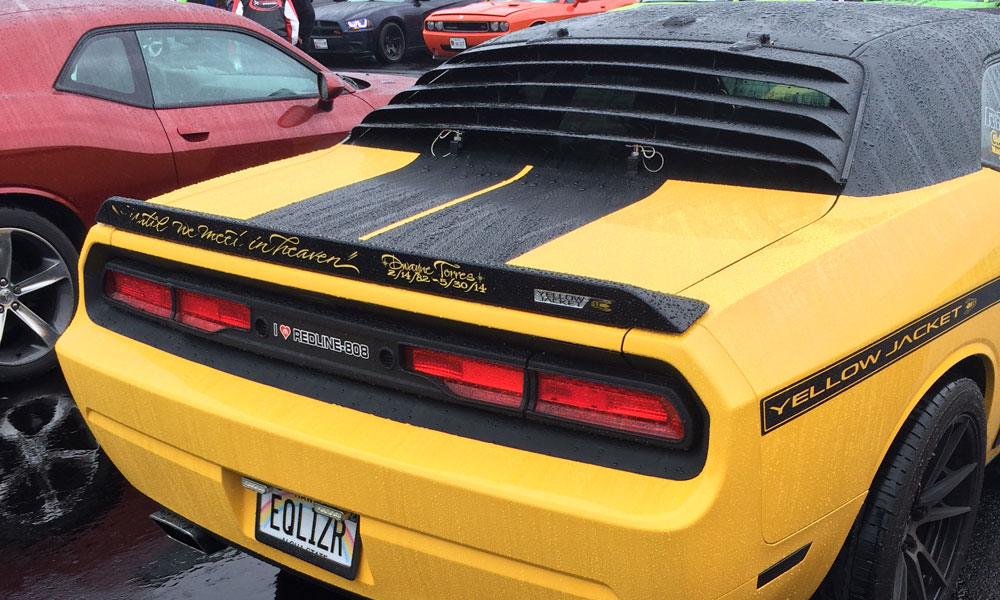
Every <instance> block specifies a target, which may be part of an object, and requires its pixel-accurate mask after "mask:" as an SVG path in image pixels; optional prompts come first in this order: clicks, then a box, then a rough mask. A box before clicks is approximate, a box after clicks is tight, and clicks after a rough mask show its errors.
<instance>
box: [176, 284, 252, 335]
mask: <svg viewBox="0 0 1000 600" xmlns="http://www.w3.org/2000/svg"><path fill="white" fill-rule="evenodd" d="M174 318H175V319H176V320H177V321H178V322H180V323H184V324H185V325H190V326H191V327H195V328H197V329H201V330H202V331H207V332H209V333H212V332H215V331H219V330H221V329H226V328H227V327H235V328H237V329H243V330H249V329H250V307H249V306H247V305H245V304H240V303H238V302H233V301H231V300H223V299H222V298H216V297H215V296H206V295H205V294H199V293H197V292H192V291H189V290H181V289H178V290H177V316H176V317H174Z"/></svg>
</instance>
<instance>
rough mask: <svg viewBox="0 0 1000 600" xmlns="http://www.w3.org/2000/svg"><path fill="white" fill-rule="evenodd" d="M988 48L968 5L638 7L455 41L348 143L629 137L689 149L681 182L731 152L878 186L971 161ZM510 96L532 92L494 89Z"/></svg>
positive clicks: (789, 180) (992, 27)
mask: <svg viewBox="0 0 1000 600" xmlns="http://www.w3.org/2000/svg"><path fill="white" fill-rule="evenodd" d="M998 55H1000V17H996V16H993V15H984V14H981V13H972V12H969V13H965V12H956V11H951V10H947V9H935V8H923V7H916V6H891V5H880V4H873V3H847V2H843V3H841V2H829V3H814V2H781V3H775V2H733V3H730V2H711V3H692V4H690V5H676V4H675V5H657V6H648V7H643V8H640V9H636V10H632V11H623V12H616V13H606V14H603V15H597V16H593V17H580V18H576V19H571V20H569V21H562V22H559V23H552V24H549V25H547V26H543V27H537V28H531V29H527V30H522V31H518V32H515V33H512V34H508V35H505V36H502V37H500V38H497V39H496V40H494V41H491V42H487V43H485V44H481V45H479V46H477V47H475V48H472V49H470V50H467V51H466V52H463V53H462V54H459V55H458V56H457V57H455V58H454V59H452V60H451V61H449V62H448V63H445V64H444V65H442V66H440V67H438V68H437V69H434V70H432V71H430V72H429V73H427V74H425V75H424V76H423V77H421V78H420V80H418V82H417V86H416V87H415V88H413V91H412V93H410V94H405V93H404V95H401V96H399V97H397V98H396V99H395V100H394V101H393V102H392V103H391V104H390V106H388V107H385V108H383V109H379V110H377V111H374V112H373V113H371V114H369V115H368V116H367V117H366V118H365V120H364V122H362V124H361V125H360V126H359V128H358V129H356V135H352V138H353V139H355V140H357V141H359V142H360V141H361V140H362V138H363V137H364V136H368V135H369V130H368V128H369V127H370V132H371V135H370V136H369V139H370V140H371V142H377V141H378V140H379V139H382V138H384V137H387V136H393V135H395V136H402V137H406V136H411V135H417V134H419V135H427V133H426V132H427V131H428V130H435V129H436V130H437V131H441V130H444V129H449V130H463V131H466V132H467V133H470V134H473V135H475V136H478V137H484V138H485V137H488V136H491V135H504V136H507V137H508V138H510V139H527V138H531V139H533V140H559V142H558V143H557V146H556V147H558V144H561V145H562V146H567V145H571V146H573V147H575V148H577V149H578V151H582V150H583V149H584V148H585V147H587V148H592V149H595V150H596V149H598V148H606V149H607V150H606V152H620V151H621V148H622V147H625V145H628V144H632V145H634V144H640V145H645V146H647V147H655V148H659V149H660V150H662V151H663V152H664V153H670V155H671V160H672V161H673V164H680V163H681V162H682V161H688V162H691V164H692V170H691V171H690V172H688V173H687V174H686V175H685V178H687V177H690V178H709V179H702V180H713V181H715V180H716V179H722V180H723V181H722V182H723V183H733V182H735V180H734V179H733V176H732V175H731V174H730V172H735V171H736V169H735V168H734V167H736V166H737V165H743V166H744V167H745V169H744V170H743V171H742V172H743V173H745V174H746V176H747V177H748V179H747V181H753V182H756V183H752V184H753V185H757V184H758V183H760V184H761V185H762V186H772V187H780V186H788V187H792V189H804V188H802V187H798V186H801V185H803V184H802V183H801V181H808V182H815V184H816V189H823V190H831V189H834V188H832V187H830V186H831V185H832V186H835V188H836V189H838V190H841V191H843V193H846V194H849V195H860V196H875V195H883V194H891V193H896V192H900V191H905V190H912V189H916V188H921V187H926V186H928V185H933V184H935V183H940V182H943V181H947V180H949V179H954V178H956V177H959V176H962V175H966V174H969V173H972V172H974V171H977V170H979V169H981V168H982V159H981V153H980V149H981V147H980V133H981V126H982V108H981V105H982V98H981V97H982V86H983V73H984V68H985V64H986V61H987V60H988V59H989V58H990V57H993V56H998ZM692 81H694V82H695V83H693V84H692V83H691V82H692ZM532 86H534V87H532ZM738 86H742V87H738ZM545 90H551V92H549V91H545ZM610 93H615V94H617V95H616V96H614V99H611V98H608V94H610ZM514 94H521V97H522V98H530V99H531V100H530V101H525V100H523V99H522V100H520V101H516V102H514V104H513V105H511V106H509V107H505V106H504V103H503V102H497V100H496V99H498V98H506V97H514ZM560 94H561V98H559V96H560ZM631 98H636V99H635V100H631ZM602 102H603V104H601V103H602ZM674 103H676V106H675V107H674V108H669V107H670V106H674ZM681 105H683V106H681ZM411 107H412V108H411ZM439 107H440V108H439ZM664 107H667V108H664ZM678 107H680V109H682V112H678V110H679V108H678ZM729 109H738V110H729ZM727 110H728V111H729V112H730V113H732V114H727ZM393 132H395V133H393ZM407 132H410V133H407ZM414 132H416V133H414ZM402 137H400V139H402ZM465 137H466V138H469V137H471V136H469V135H467V136H465ZM371 142H365V143H371ZM602 144H603V145H604V146H599V145H602ZM601 151H605V150H601ZM695 158H698V159H699V160H701V159H704V160H705V161H708V162H709V163H710V164H712V165H719V164H722V163H725V164H726V167H727V168H726V169H720V168H719V167H718V166H715V167H708V168H705V167H701V166H700V164H701V163H698V162H694V161H693V159H695ZM713 161H714V162H713ZM762 166H763V167H765V168H760V167H762ZM698 169H701V171H700V172H699V171H698ZM722 171H725V172H722ZM815 172H821V173H822V174H823V177H822V178H815V179H814V178H813V177H812V173H815ZM758 173H765V174H766V176H765V178H764V180H761V179H760V176H759V175H758ZM712 177H715V178H716V179H711V178H712ZM779 177H780V178H782V181H780V182H779V181H777V178H779ZM824 178H825V179H824ZM809 189H813V188H811V187H810V188H809Z"/></svg>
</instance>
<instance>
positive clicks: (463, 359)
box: [404, 346, 524, 408]
mask: <svg viewBox="0 0 1000 600" xmlns="http://www.w3.org/2000/svg"><path fill="white" fill-rule="evenodd" d="M404 355H405V357H406V360H407V363H408V364H409V366H410V368H411V369H413V370H414V371H415V372H417V373H422V374H424V375H428V376H430V377H433V378H435V379H438V380H440V381H441V383H443V384H444V385H445V387H447V388H448V389H449V390H451V392H452V393H454V394H455V395H458V396H461V397H462V398H468V399H470V400H478V401H480V402H487V403H489V404H496V405H499V406H505V407H508V408H518V407H520V406H521V399H522V397H523V396H524V369H522V368H521V367H512V366H510V365H505V364H502V363H497V362H492V361H488V360H480V359H478V358H469V357H468V356H461V355H458V354H449V353H447V352H437V351H435V350H427V349H426V348H412V347H409V346H406V347H404Z"/></svg>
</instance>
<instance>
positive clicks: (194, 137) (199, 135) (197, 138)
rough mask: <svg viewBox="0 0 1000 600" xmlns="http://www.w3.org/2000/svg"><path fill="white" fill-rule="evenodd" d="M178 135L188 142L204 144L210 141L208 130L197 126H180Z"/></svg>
mask: <svg viewBox="0 0 1000 600" xmlns="http://www.w3.org/2000/svg"><path fill="white" fill-rule="evenodd" d="M177 133H178V134H180V136H181V137H182V138H184V139H186V140H188V141H192V142H203V141H205V140H206V139H208V129H206V128H205V127H201V126H195V125H179V126H178V127H177Z"/></svg>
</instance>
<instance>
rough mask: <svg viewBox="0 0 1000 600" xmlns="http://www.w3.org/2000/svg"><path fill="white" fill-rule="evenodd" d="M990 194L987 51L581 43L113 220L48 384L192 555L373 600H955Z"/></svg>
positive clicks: (822, 24) (717, 9)
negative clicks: (73, 406) (265, 568)
mask: <svg viewBox="0 0 1000 600" xmlns="http://www.w3.org/2000/svg"><path fill="white" fill-rule="evenodd" d="M998 168H1000V18H997V17H994V16H991V15H982V14H976V13H971V12H970V13H960V12H955V11H946V10H938V9H932V8H920V7H909V6H907V7H900V6H885V5H876V4H861V3H858V4H846V3H827V4H822V3H781V4H777V5H776V4H775V3H760V4H757V3H717V4H716V3H713V4H710V5H703V4H699V5H694V6H649V7H647V9H645V10H641V11H639V10H637V11H628V12H623V13H618V14H613V15H604V16H598V17H594V18H585V19H579V20H576V21H573V22H570V23H565V24H554V25H552V26H547V27H540V28H533V29H530V30H526V31H523V32H517V33H514V34H511V35H508V36H504V37H503V38H502V39H501V40H498V42H496V43H491V44H487V45H484V46H482V47H477V48H475V49H472V50H470V51H468V52H465V53H463V54H461V55H460V56H459V57H457V58H456V59H455V60H452V61H450V62H448V63H446V64H444V65H441V66H439V67H438V68H436V69H434V70H433V71H431V72H429V73H427V74H426V75H424V76H423V77H422V78H421V79H420V80H419V81H418V82H417V84H416V85H415V87H413V88H411V89H409V90H407V91H405V92H403V93H401V94H400V95H399V96H397V97H396V98H395V99H394V100H393V101H392V102H391V103H390V104H389V105H388V106H386V107H385V108H383V109H380V110H378V111H375V112H374V113H372V114H371V115H369V116H368V117H367V118H366V120H365V121H364V122H363V123H362V124H361V125H359V126H358V127H357V128H356V129H355V130H354V131H353V133H352V135H351V137H350V141H349V142H348V143H345V144H343V145H341V146H338V147H336V148H333V149H328V150H322V151H319V152H314V153H312V154H308V155H304V156H301V157H297V158H292V159H288V160H284V161H281V162H276V163H272V164H269V165H266V166H263V167H259V168H255V169H250V170H246V171H242V172H239V173H236V174H233V175H229V176H225V177H222V178H219V179H215V180H212V181H209V182H205V183H201V184H198V185H195V186H192V187H188V188H185V189H181V190H178V191H176V192H172V193H170V194H167V195H164V196H161V197H159V198H156V199H154V200H152V201H150V202H139V201H135V200H130V199H126V198H117V197H116V198H111V199H109V200H108V201H107V202H106V203H105V205H104V206H103V209H102V210H101V213H100V217H99V221H100V224H99V225H97V226H96V227H95V228H94V229H93V230H92V231H91V232H90V235H89V237H88V239H87V243H86V247H85V249H84V255H83V259H82V263H81V277H80V280H81V283H82V296H81V299H80V303H79V308H78V312H77V314H76V317H75V320H74V321H73V323H72V325H71V326H70V327H69V329H68V331H67V332H66V334H65V335H64V336H63V337H62V338H61V339H60V340H59V342H58V346H57V351H58V355H59V359H60V362H61V364H62V367H63V370H64V372H65V374H66V378H67V380H68V382H69V385H70V388H71V390H72V392H73V395H74V396H75V398H76V400H77V402H78V403H79V406H80V408H81V411H82V413H83V414H84V416H85V417H86V419H87V422H88V423H89V425H90V427H91V429H92V430H93V432H94V434H95V435H96V436H97V438H98V440H99V441H100V443H101V446H103V448H104V449H105V450H106V451H107V453H108V455H110V457H111V458H112V460H113V461H114V462H115V464H116V465H117V466H118V468H119V469H120V470H121V471H122V473H124V474H125V476H126V477H127V478H128V479H129V481H131V482H132V484H134V485H135V487H137V488H138V489H139V490H141V491H142V492H143V493H145V494H147V495H148V496H150V497H151V498H153V499H154V500H156V501H157V502H158V503H160V504H162V505H163V506H164V507H165V508H166V509H168V510H165V511H163V512H160V513H157V515H156V519H157V520H158V521H159V522H160V523H161V524H162V526H163V527H164V528H165V529H166V530H167V531H168V532H169V533H170V534H171V535H173V536H174V537H176V538H178V539H184V540H186V541H187V542H188V543H190V544H192V545H195V546H200V547H202V548H205V549H210V546H212V545H213V544H214V543H225V544H229V545H232V546H235V547H237V548H241V549H243V550H245V551H247V552H249V553H251V554H253V555H255V556H258V557H261V558H262V559H264V560H267V561H270V562H272V563H274V564H277V565H280V566H281V567H282V568H284V569H288V570H289V571H292V572H296V573H299V574H301V575H304V576H306V577H309V578H312V579H315V580H319V581H322V582H325V583H327V584H329V585H332V586H335V587H337V588H343V589H346V590H349V591H351V592H354V593H356V594H359V595H361V596H363V597H367V598H375V599H407V600H411V599H414V598H417V599H424V598H426V599H433V600H440V599H448V598H461V599H465V598H469V599H471V598H475V599H484V598H508V599H510V598H514V599H529V598H531V599H534V598H545V599H557V598H560V599H566V598H588V599H594V600H598V599H600V600H609V599H612V598H620V599H632V600H663V599H683V600H699V599H723V598H724V599H726V600H737V599H750V598H768V599H788V598H809V597H810V596H811V595H813V594H814V593H817V592H818V594H820V595H821V597H826V598H851V599H879V600H882V599H887V598H893V599H904V598H910V599H912V598H921V599H932V600H943V599H944V598H947V597H948V596H950V595H951V593H952V591H953V589H954V586H955V582H956V579H957V575H958V573H959V570H960V568H961V566H962V563H963V559H964V557H965V554H966V552H967V548H968V546H969V537H970V532H971V530H972V525H973V521H974V519H975V516H976V508H977V504H978V502H979V497H980V489H981V487H982V483H983V478H984V467H985V465H986V464H987V463H988V461H989V460H990V459H992V458H995V457H996V456H997V454H998V451H1000V450H998V430H1000V405H998V404H997V400H998V392H997V385H996V381H997V377H996V373H997V368H998V362H1000V349H998V342H1000V308H997V304H998V302H1000V226H998V222H1000V198H998V192H1000V173H998V172H997V169H998ZM3 293H5V292H4V291H0V294H3ZM13 309H14V308H13V307H11V308H10V310H13Z"/></svg>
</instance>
